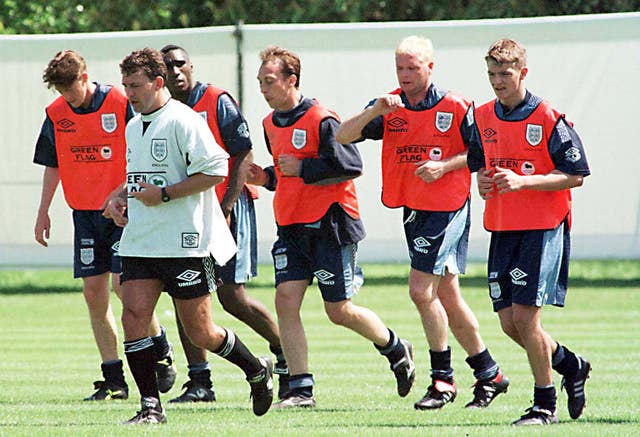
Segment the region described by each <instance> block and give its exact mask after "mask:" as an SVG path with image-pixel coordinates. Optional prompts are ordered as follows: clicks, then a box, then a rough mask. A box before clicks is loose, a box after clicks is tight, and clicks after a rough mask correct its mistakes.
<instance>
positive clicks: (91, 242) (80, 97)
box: [33, 50, 175, 401]
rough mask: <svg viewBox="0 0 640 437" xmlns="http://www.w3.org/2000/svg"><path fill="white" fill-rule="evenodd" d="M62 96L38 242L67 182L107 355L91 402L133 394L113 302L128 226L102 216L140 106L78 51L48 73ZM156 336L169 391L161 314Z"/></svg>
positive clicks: (47, 153)
mask: <svg viewBox="0 0 640 437" xmlns="http://www.w3.org/2000/svg"><path fill="white" fill-rule="evenodd" d="M42 78H43V80H44V82H45V83H46V84H47V86H48V87H49V88H55V90H56V91H58V92H59V93H60V97H58V98H57V99H56V100H55V101H54V102H53V103H51V104H50V105H49V106H48V107H47V109H46V117H45V120H44V122H43V124H42V128H41V129H40V136H39V137H38V141H37V143H36V147H35V154H34V158H33V162H34V163H36V164H39V165H43V166H44V167H45V169H44V176H43V179H42V195H41V198H40V206H39V208H38V215H37V218H36V224H35V228H34V232H35V239H36V241H37V242H38V243H40V244H41V245H43V246H45V247H47V246H48V243H47V240H48V239H49V236H50V233H51V220H50V218H49V208H50V206H51V202H52V200H53V196H54V194H55V192H56V189H57V188H58V184H60V183H62V189H63V191H64V196H65V199H66V201H67V204H68V205H69V206H70V207H71V209H72V210H73V225H74V262H73V267H74V277H75V278H82V292H83V295H84V298H85V302H86V303H87V308H88V309H89V317H90V320H91V328H92V330H93V335H94V338H95V341H96V345H97V346H98V351H99V353H100V357H101V359H102V364H101V368H102V375H103V377H104V381H96V382H95V383H94V389H95V390H96V391H95V393H93V394H92V395H91V396H89V397H87V398H85V400H87V401H101V400H105V399H127V397H128V386H127V383H126V382H125V378H124V373H123V370H122V360H120V358H119V357H118V335H117V328H116V323H115V319H114V317H113V312H112V310H111V305H110V303H109V290H110V287H109V276H111V279H112V284H113V288H114V290H115V292H116V294H117V295H118V297H120V257H119V256H118V242H119V240H120V235H121V233H122V229H121V228H120V227H118V226H116V225H115V224H114V223H113V221H112V220H110V219H107V218H104V217H102V210H103V209H104V207H105V202H106V201H105V199H106V198H107V196H108V195H109V194H110V193H111V192H112V191H113V190H116V189H117V188H118V186H121V183H122V181H123V180H124V177H125V139H124V130H125V125H126V124H127V121H128V120H129V119H130V118H132V117H133V110H132V109H131V107H130V106H129V105H128V103H127V98H126V97H125V95H124V94H123V93H122V91H120V90H118V89H117V88H113V87H112V86H110V85H103V84H99V83H96V82H91V81H90V80H89V73H88V71H87V65H86V62H85V60H84V58H82V56H80V54H79V53H77V52H75V51H73V50H64V51H61V52H58V53H57V54H56V56H55V57H54V58H53V59H52V60H51V61H50V62H49V64H48V65H47V67H46V69H45V71H44V74H43V76H42ZM149 333H150V335H151V336H152V337H153V342H154V344H155V345H156V356H157V357H158V362H157V363H156V373H157V378H158V383H159V384H160V385H161V386H162V388H163V391H169V389H170V388H171V386H173V382H174V381H175V367H174V366H173V365H172V364H171V353H172V352H171V346H170V344H169V342H168V341H167V337H166V333H165V331H164V328H162V327H161V326H160V325H159V324H158V320H157V318H156V317H155V314H154V315H153V317H152V318H151V324H150V326H149Z"/></svg>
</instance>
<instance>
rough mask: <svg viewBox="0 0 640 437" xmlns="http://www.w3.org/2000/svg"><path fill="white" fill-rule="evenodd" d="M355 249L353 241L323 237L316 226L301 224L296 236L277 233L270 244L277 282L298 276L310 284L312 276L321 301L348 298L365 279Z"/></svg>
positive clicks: (292, 279)
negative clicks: (276, 237)
mask: <svg viewBox="0 0 640 437" xmlns="http://www.w3.org/2000/svg"><path fill="white" fill-rule="evenodd" d="M309 226H313V225H309ZM357 252H358V245H357V244H356V243H354V244H346V245H340V244H338V243H336V242H335V241H333V240H331V239H328V238H326V237H323V236H322V231H321V230H320V229H319V228H312V227H301V231H300V232H298V233H297V234H296V235H295V238H292V237H284V238H283V237H282V236H280V237H279V238H278V240H277V241H276V242H275V243H274V245H273V249H272V250H271V255H272V257H273V265H274V268H275V275H276V286H278V285H279V284H281V283H282V282H287V281H300V280H307V281H309V284H311V283H312V282H313V277H314V276H315V277H316V278H317V279H318V287H319V288H320V292H321V293H322V299H323V300H324V301H326V302H342V301H343V300H346V299H350V298H351V297H352V296H353V295H354V294H356V293H357V292H358V289H359V288H360V286H361V285H362V283H363V282H364V277H363V274H362V270H361V269H360V267H359V266H358V264H357V262H356V258H357Z"/></svg>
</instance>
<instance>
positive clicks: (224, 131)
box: [160, 45, 289, 402]
mask: <svg viewBox="0 0 640 437" xmlns="http://www.w3.org/2000/svg"><path fill="white" fill-rule="evenodd" d="M160 51H161V52H162V54H163V56H164V63H165V65H166V66H167V75H168V76H167V83H166V86H167V88H168V89H169V92H170V93H171V96H172V97H173V98H174V99H177V100H179V101H181V102H182V103H184V104H186V105H189V106H190V107H191V108H193V109H194V110H195V111H196V112H198V113H199V114H200V115H202V117H203V118H204V119H205V120H206V121H207V124H208V125H209V129H211V132H212V133H213V136H214V137H215V139H216V142H217V143H218V144H219V145H220V146H222V147H223V149H225V151H226V152H227V153H229V155H231V158H230V159H229V176H228V178H227V179H225V181H224V182H222V183H220V184H218V185H216V194H217V195H218V200H219V201H220V206H221V208H222V212H223V213H224V216H225V218H226V219H227V223H229V227H230V229H231V233H232V234H233V237H234V239H235V240H236V244H237V246H238V253H237V254H236V255H235V256H234V257H233V258H232V259H231V260H230V261H229V262H227V264H225V265H224V266H222V267H220V266H217V265H216V266H215V273H216V280H217V281H219V282H221V284H220V285H218V289H217V292H216V295H217V296H218V300H219V301H220V303H221V304H222V307H223V308H224V310H225V311H227V312H228V313H229V314H232V315H233V316H234V317H236V318H238V319H239V320H241V321H242V322H244V323H246V324H247V325H249V326H250V327H251V328H252V329H253V330H254V331H256V332H257V333H258V334H260V335H261V336H262V337H263V338H264V339H265V340H267V341H268V342H269V349H270V350H271V352H273V354H274V355H275V356H276V363H275V369H274V373H276V374H278V377H279V389H278V393H279V396H280V397H282V396H283V395H284V394H285V393H286V392H287V391H288V382H287V381H288V377H289V370H288V369H287V362H286V360H285V359H284V354H283V352H282V348H281V347H280V336H279V333H278V325H277V324H276V322H275V320H274V318H273V317H272V316H271V314H270V313H269V310H268V309H267V308H266V307H265V306H264V305H263V304H262V303H261V302H259V301H257V300H255V299H253V298H251V297H249V296H248V295H247V291H246V287H245V283H246V281H247V280H249V279H251V278H252V277H254V276H256V274H257V236H256V214H255V207H254V205H253V200H254V199H255V198H256V197H257V190H256V187H255V186H253V185H245V182H246V178H247V166H248V164H249V162H250V161H251V148H252V145H251V139H250V137H249V128H248V126H247V122H246V120H245V119H244V117H243V116H242V113H241V112H240V108H238V105H237V104H236V102H235V101H234V100H233V98H232V97H231V95H230V94H229V93H228V92H227V91H225V90H222V89H220V88H217V87H215V86H213V85H210V84H204V83H201V82H197V81H195V80H194V78H193V64H192V63H191V60H190V59H189V54H188V53H187V51H186V50H185V49H183V48H182V47H179V46H176V45H167V46H165V47H163V48H162V49H160ZM176 322H177V323H178V327H179V332H180V341H181V342H182V347H183V349H184V351H185V355H186V357H187V361H188V365H189V381H188V382H187V383H186V384H184V388H185V391H184V393H183V394H181V395H180V396H178V397H177V398H175V399H172V400H171V401H170V402H201V401H204V402H211V401H214V400H215V393H214V391H213V386H212V383H211V369H210V367H209V363H208V362H207V358H206V350H204V349H200V348H195V347H194V346H193V345H192V344H191V342H190V341H189V338H188V337H187V336H186V335H185V334H184V330H183V329H182V324H181V323H180V319H179V318H176Z"/></svg>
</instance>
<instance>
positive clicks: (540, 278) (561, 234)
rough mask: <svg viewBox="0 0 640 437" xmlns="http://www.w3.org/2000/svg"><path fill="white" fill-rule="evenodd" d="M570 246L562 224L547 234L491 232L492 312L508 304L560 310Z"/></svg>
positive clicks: (564, 293) (490, 288)
mask: <svg viewBox="0 0 640 437" xmlns="http://www.w3.org/2000/svg"><path fill="white" fill-rule="evenodd" d="M570 246H571V239H570V235H569V227H568V226H567V223H566V221H564V222H563V223H562V224H560V226H558V227H557V228H555V229H550V230H535V231H510V232H493V233H492V234H491V244H490V247H489V265H488V267H489V295H490V296H491V301H492V302H493V310H494V311H499V310H501V309H503V308H507V307H509V306H511V304H512V303H517V304H520V305H529V306H535V307H542V306H543V305H555V306H559V307H562V306H564V299H565V296H566V294H567V282H568V278H569V251H570Z"/></svg>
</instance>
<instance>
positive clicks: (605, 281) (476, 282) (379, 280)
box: [364, 275, 640, 288]
mask: <svg viewBox="0 0 640 437" xmlns="http://www.w3.org/2000/svg"><path fill="white" fill-rule="evenodd" d="M364 283H365V286H367V285H376V286H384V285H407V283H408V278H407V276H400V275H399V276H384V277H382V276H380V277H371V276H366V275H365V281H364ZM460 285H461V286H462V287H487V278H486V277H484V276H466V275H461V276H460ZM585 287H589V288H633V287H636V288H640V278H628V279H627V278H623V279H611V278H602V279H589V278H569V288H585Z"/></svg>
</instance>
